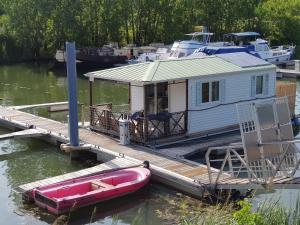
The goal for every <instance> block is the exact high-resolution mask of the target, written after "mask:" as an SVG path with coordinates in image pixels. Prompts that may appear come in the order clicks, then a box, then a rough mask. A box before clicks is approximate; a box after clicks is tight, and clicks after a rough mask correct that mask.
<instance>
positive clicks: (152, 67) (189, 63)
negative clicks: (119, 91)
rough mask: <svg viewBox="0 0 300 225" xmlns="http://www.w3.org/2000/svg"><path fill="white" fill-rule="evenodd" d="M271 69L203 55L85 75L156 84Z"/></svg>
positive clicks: (269, 65)
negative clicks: (239, 64)
mask: <svg viewBox="0 0 300 225" xmlns="http://www.w3.org/2000/svg"><path fill="white" fill-rule="evenodd" d="M275 68H276V67H275V66H274V65H272V64H267V65H263V66H256V67H246V68H243V67H240V66H238V65H236V64H233V63H231V62H229V61H226V60H224V59H222V58H220V57H217V56H206V57H201V58H185V59H176V60H158V61H154V62H146V63H140V64H133V65H128V66H122V67H117V68H113V69H107V70H99V71H95V72H90V73H87V74H85V76H87V77H93V78H95V79H104V80H112V81H120V82H143V83H156V82H163V81H172V80H180V79H189V78H196V77H200V76H209V75H217V74H228V73H236V72H244V71H257V70H266V69H274V70H275Z"/></svg>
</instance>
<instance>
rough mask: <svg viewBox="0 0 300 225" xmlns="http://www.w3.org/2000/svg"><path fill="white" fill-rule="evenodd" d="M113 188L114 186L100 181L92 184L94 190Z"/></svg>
mask: <svg viewBox="0 0 300 225" xmlns="http://www.w3.org/2000/svg"><path fill="white" fill-rule="evenodd" d="M111 187H113V185H110V184H107V183H104V182H102V181H100V180H94V181H92V182H91V188H92V190H97V189H100V188H111Z"/></svg>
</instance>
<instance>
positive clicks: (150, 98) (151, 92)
mask: <svg viewBox="0 0 300 225" xmlns="http://www.w3.org/2000/svg"><path fill="white" fill-rule="evenodd" d="M145 88H146V96H145V97H146V105H145V108H146V112H147V113H155V89H154V88H155V86H154V84H149V85H146V86H145Z"/></svg>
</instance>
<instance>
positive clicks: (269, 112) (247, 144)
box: [206, 97, 300, 184]
mask: <svg viewBox="0 0 300 225" xmlns="http://www.w3.org/2000/svg"><path fill="white" fill-rule="evenodd" d="M237 115H238V121H239V125H240V132H241V137H242V143H241V144H238V145H231V146H223V148H224V149H226V150H227V152H226V156H225V159H224V161H223V164H222V166H221V169H220V170H221V172H222V171H223V169H224V166H225V163H226V162H227V163H228V164H229V168H230V170H231V175H234V171H233V170H234V169H233V166H232V164H233V162H231V160H232V156H231V155H232V153H233V155H234V157H236V158H237V159H238V160H239V161H240V163H241V165H242V166H243V167H244V169H245V171H246V174H247V176H248V178H249V180H250V182H255V183H261V184H269V183H271V182H272V181H273V179H275V178H276V177H281V178H284V177H292V176H293V175H294V174H295V172H296V170H297V169H298V167H299V163H300V160H299V159H298V157H297V147H296V145H295V143H297V142H300V140H299V139H298V140H295V139H294V135H293V130H292V124H291V117H290V112H289V106H288V99H287V97H282V98H272V99H267V100H259V101H255V102H247V103H241V104H237ZM237 148H242V150H243V153H242V154H239V153H238V151H237V150H236V149H237ZM216 149H220V147H218V148H212V149H209V151H208V152H207V155H206V161H207V163H208V166H209V167H210V162H209V154H210V153H211V151H213V150H216ZM225 161H226V162H225ZM219 173H220V172H219ZM219 177H220V174H218V176H217V178H216V179H213V178H212V176H211V175H210V181H211V182H215V183H217V182H218V179H219Z"/></svg>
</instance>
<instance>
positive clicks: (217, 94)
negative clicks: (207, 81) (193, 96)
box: [211, 81, 220, 102]
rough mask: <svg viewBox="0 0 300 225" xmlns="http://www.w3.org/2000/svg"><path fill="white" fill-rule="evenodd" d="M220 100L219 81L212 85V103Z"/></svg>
mask: <svg viewBox="0 0 300 225" xmlns="http://www.w3.org/2000/svg"><path fill="white" fill-rule="evenodd" d="M219 100H220V88H219V81H214V82H212V83H211V101H212V102H215V101H219Z"/></svg>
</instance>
